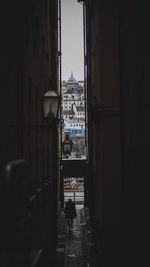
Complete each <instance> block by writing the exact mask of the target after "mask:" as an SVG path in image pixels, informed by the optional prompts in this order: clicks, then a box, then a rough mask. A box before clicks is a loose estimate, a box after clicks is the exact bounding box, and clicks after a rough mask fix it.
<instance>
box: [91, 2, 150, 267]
mask: <svg viewBox="0 0 150 267" xmlns="http://www.w3.org/2000/svg"><path fill="white" fill-rule="evenodd" d="M87 6H88V8H87V32H88V34H87V47H88V75H89V80H88V96H89V126H90V128H89V140H92V143H93V145H91V147H90V149H89V153H90V155H89V158H90V165H89V166H90V170H89V173H90V177H89V186H90V187H89V196H90V200H89V205H90V214H91V217H92V221H93V226H94V229H95V231H96V232H98V233H99V239H100V244H101V245H100V247H101V249H102V250H103V255H101V257H102V258H103V259H104V266H108V265H107V264H109V262H111V261H112V259H113V260H114V261H115V263H116V264H117V262H118V264H119V262H120V263H121V265H122V264H124V265H123V266H126V264H128V261H129V258H131V262H132V261H134V262H138V261H140V262H142V261H143V262H144V261H146V259H147V257H148V247H149V246H148V247H147V244H148V243H147V242H148V237H149V233H150V231H149V226H148V225H149V219H148V214H147V211H148V210H149V201H148V199H147V196H148V195H149V178H148V177H149V167H148V166H149V164H148V158H149V157H148V156H147V155H148V150H149V144H150V141H149V123H148V121H149V119H148V118H149V116H150V113H149V108H148V106H149V105H148V99H149V90H148V85H149V82H148V76H147V75H145V76H144V72H145V70H146V61H144V58H145V59H146V57H144V55H148V48H147V41H146V40H147V38H148V32H149V31H148V32H147V37H146V36H145V35H144V34H145V30H146V29H147V25H148V24H147V22H148V20H149V19H148V14H147V13H146V7H145V5H144V4H143V5H141V4H138V3H137V1H134V0H133V1H121V2H119V1H115V0H114V1H109V0H108V1H98V0H95V1H90V0H89V1H88V5H87ZM147 8H148V6H147ZM144 23H145V24H144ZM144 77H145V79H144ZM90 143H91V141H90ZM91 163H92V164H91ZM141 246H142V248H141ZM108 255H110V258H109V256H108Z"/></svg>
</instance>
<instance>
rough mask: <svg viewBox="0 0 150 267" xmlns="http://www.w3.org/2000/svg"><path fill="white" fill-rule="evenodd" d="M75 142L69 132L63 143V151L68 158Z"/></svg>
mask: <svg viewBox="0 0 150 267" xmlns="http://www.w3.org/2000/svg"><path fill="white" fill-rule="evenodd" d="M72 146H73V142H72V140H71V139H70V137H69V135H68V134H67V135H66V136H65V140H64V141H63V143H62V151H63V154H64V156H65V157H66V158H68V157H69V156H70V155H71V151H72Z"/></svg>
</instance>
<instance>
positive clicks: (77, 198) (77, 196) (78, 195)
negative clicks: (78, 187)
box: [64, 190, 84, 203]
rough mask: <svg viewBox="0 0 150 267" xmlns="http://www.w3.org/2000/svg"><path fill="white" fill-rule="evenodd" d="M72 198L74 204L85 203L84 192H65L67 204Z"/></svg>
mask: <svg viewBox="0 0 150 267" xmlns="http://www.w3.org/2000/svg"><path fill="white" fill-rule="evenodd" d="M69 198H71V199H72V200H73V201H74V202H77V203H78V202H79V203H83V202H84V191H83V190H82V191H65V192H64V199H65V202H66V201H67V200H68V199H69Z"/></svg>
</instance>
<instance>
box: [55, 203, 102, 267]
mask: <svg viewBox="0 0 150 267" xmlns="http://www.w3.org/2000/svg"><path fill="white" fill-rule="evenodd" d="M76 210H77V217H76V218H75V219H74V225H73V229H72V230H71V231H69V230H68V229H67V223H66V218H65V214H64V212H63V210H62V211H61V212H60V216H59V221H58V230H57V246H56V259H55V262H54V266H53V267H98V264H97V262H96V257H94V255H92V250H91V248H90V246H91V244H90V241H89V240H88V233H87V227H86V220H85V216H84V208H83V206H82V205H76Z"/></svg>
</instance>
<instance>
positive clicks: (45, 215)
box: [0, 0, 58, 249]
mask: <svg viewBox="0 0 150 267" xmlns="http://www.w3.org/2000/svg"><path fill="white" fill-rule="evenodd" d="M0 29H1V42H0V59H1V60H0V111H1V112H0V122H1V127H0V128H1V134H0V164H1V169H3V167H4V166H6V164H7V163H8V162H10V161H14V160H18V159H24V160H25V166H26V168H25V177H24V178H23V174H21V173H20V174H19V175H20V176H21V177H20V179H25V182H26V184H27V188H26V193H27V195H28V197H29V198H28V200H29V202H30V203H28V204H29V205H30V211H28V212H31V216H32V219H31V223H30V227H31V229H30V230H31V232H30V234H31V235H30V241H31V242H30V246H31V247H33V248H44V247H49V245H50V243H51V242H52V243H53V242H54V240H55V234H56V231H55V230H56V229H55V227H56V208H57V204H58V203H57V199H58V198H57V162H56V153H57V140H56V138H57V133H56V132H54V131H53V130H51V129H48V126H47V122H46V121H44V117H43V110H42V98H43V95H44V93H45V92H46V91H47V90H48V89H47V85H48V82H49V79H50V77H51V76H53V79H54V81H55V86H56V88H57V73H58V71H57V69H58V66H57V60H58V59H57V56H58V55H57V1H50V0H43V1H40V0H38V1H34V0H32V1H29V0H26V1H18V0H15V1H6V2H5V1H4V2H3V3H2V5H1V9H0ZM4 175H5V174H3V176H4ZM11 182H12V183H14V180H13V181H11ZM10 186H11V185H10ZM2 190H3V189H2ZM14 190H16V191H14V194H17V193H18V192H17V184H16V188H15V189H14ZM27 195H26V197H27ZM8 197H9V196H8ZM3 205H5V203H3ZM3 208H4V206H3ZM12 208H15V207H12ZM22 208H23V207H22ZM26 208H27V207H26ZM18 216H19V215H18ZM51 249H54V246H51Z"/></svg>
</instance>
